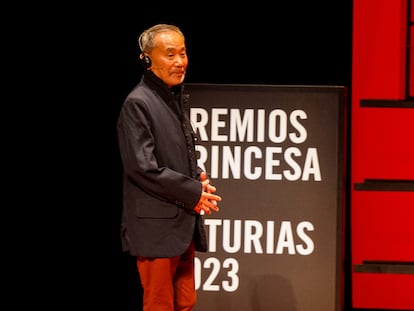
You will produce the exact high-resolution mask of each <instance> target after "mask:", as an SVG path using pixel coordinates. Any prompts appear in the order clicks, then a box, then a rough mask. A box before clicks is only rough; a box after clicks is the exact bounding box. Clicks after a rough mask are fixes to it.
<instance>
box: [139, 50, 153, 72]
mask: <svg viewBox="0 0 414 311" xmlns="http://www.w3.org/2000/svg"><path fill="white" fill-rule="evenodd" d="M139 59H140V60H141V65H142V67H144V69H148V68H150V67H151V63H152V62H151V58H150V57H149V56H148V55H145V54H144V53H141V55H140V56H139Z"/></svg>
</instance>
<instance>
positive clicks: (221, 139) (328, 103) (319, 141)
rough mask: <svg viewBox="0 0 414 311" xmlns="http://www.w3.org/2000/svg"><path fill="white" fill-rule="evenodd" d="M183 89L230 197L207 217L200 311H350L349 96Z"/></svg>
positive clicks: (209, 161)
mask: <svg viewBox="0 0 414 311" xmlns="http://www.w3.org/2000/svg"><path fill="white" fill-rule="evenodd" d="M185 87H186V90H187V91H188V92H189V93H190V96H191V97H190V102H191V104H190V106H191V107H192V108H191V121H192V124H193V127H194V129H195V131H196V134H197V151H198V153H199V156H200V158H199V165H200V166H201V167H203V168H204V169H205V170H206V171H207V172H208V174H209V176H210V179H211V182H212V183H213V184H214V185H215V186H217V189H218V190H217V193H218V194H220V195H221V196H222V197H223V201H222V202H221V203H220V208H221V210H220V212H219V213H213V214H212V215H206V216H205V225H206V229H207V234H208V239H209V250H208V252H207V253H197V254H196V259H195V263H196V287H197V292H198V302H197V306H196V308H195V311H204V310H205V311H210V310H223V311H231V310H237V311H240V310H255V311H261V310H276V309H277V310H279V311H283V310H286V311H287V310H289V311H314V310H318V311H338V310H342V305H343V248H344V245H343V244H344V242H343V237H344V229H343V228H344V223H343V222H344V217H343V215H344V208H345V203H344V197H345V195H344V171H345V164H344V163H345V147H344V146H345V142H344V141H345V135H344V133H345V123H346V122H345V107H346V104H345V103H346V89H345V88H344V87H336V86H326V87H325V86H321V87H319V86H267V85H211V84H187V85H186V86H185Z"/></svg>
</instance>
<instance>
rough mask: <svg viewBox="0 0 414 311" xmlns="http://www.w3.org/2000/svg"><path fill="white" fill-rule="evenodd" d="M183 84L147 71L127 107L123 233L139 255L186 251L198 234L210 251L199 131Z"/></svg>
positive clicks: (121, 139) (122, 130)
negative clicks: (201, 206) (199, 209)
mask: <svg viewBox="0 0 414 311" xmlns="http://www.w3.org/2000/svg"><path fill="white" fill-rule="evenodd" d="M187 101H188V95H184V94H183V86H182V85H180V86H177V87H174V88H173V89H169V88H168V87H167V86H166V85H165V84H164V83H163V82H162V81H161V80H160V79H159V78H158V77H156V76H155V75H154V74H153V73H152V72H151V71H146V72H145V73H144V75H143V77H142V79H141V81H140V82H139V83H138V85H137V86H136V87H135V88H134V89H133V90H132V91H131V92H130V94H128V96H127V98H126V99H125V101H124V103H123V106H122V108H121V111H120V114H119V118H118V123H117V131H118V143H119V150H120V155H121V159H122V163H123V210H122V221H121V239H122V248H123V250H124V251H129V253H130V254H131V255H133V256H145V257H173V256H178V255H181V254H182V253H184V252H185V250H186V249H187V248H188V247H189V245H190V243H191V241H192V240H194V242H195V246H196V250H197V251H203V252H204V251H206V250H207V242H206V236H205V232H204V227H203V219H202V217H201V216H200V215H199V214H197V213H195V212H194V210H193V208H194V207H195V205H196V204H197V202H198V200H199V199H200V196H201V192H202V187H201V183H200V182H199V173H200V169H199V168H198V166H197V161H196V155H195V148H194V140H195V136H194V132H193V130H192V127H191V124H190V121H189V116H188V112H189V108H188V106H187Z"/></svg>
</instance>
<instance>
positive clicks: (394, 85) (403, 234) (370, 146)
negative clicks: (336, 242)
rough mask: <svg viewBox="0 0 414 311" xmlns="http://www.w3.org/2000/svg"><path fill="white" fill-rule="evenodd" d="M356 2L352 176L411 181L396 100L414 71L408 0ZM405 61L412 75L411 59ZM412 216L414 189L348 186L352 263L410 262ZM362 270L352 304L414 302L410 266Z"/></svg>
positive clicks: (408, 132)
mask: <svg viewBox="0 0 414 311" xmlns="http://www.w3.org/2000/svg"><path fill="white" fill-rule="evenodd" d="M411 9H412V10H411V11H410V14H411V15H412V16H414V11H413V9H414V8H413V7H411ZM353 10H354V11H353V47H352V59H353V64H352V95H351V103H352V118H351V119H352V124H351V184H352V186H354V185H356V184H359V183H363V182H364V181H365V180H366V179H377V180H384V179H385V180H396V179H397V180H401V179H404V180H410V181H414V143H413V142H414V109H412V108H408V109H407V108H398V106H397V103H399V102H402V101H404V100H406V94H408V92H407V88H408V87H410V89H411V87H413V91H414V85H413V86H411V85H412V84H411V83H412V81H413V80H414V79H411V80H410V78H409V81H410V84H409V85H407V83H406V79H407V74H406V73H407V67H408V63H407V58H406V57H407V49H408V45H407V29H408V20H407V16H408V14H407V13H408V1H407V0H355V1H353ZM410 35H411V34H410ZM412 37H413V36H412ZM413 38H414V37H413ZM411 41H412V42H414V41H413V40H411ZM413 50H414V49H413ZM411 51H412V50H410V54H409V56H410V57H413V56H412V55H414V54H411ZM410 65H413V66H412V67H410V68H411V69H410V70H411V71H410V73H409V74H410V75H411V72H414V61H413V62H410ZM413 94H414V92H413ZM364 100H365V101H372V102H375V101H378V102H380V101H384V100H390V101H389V102H391V103H392V101H395V103H396V107H384V106H381V105H378V106H377V107H375V108H373V107H362V106H361V101H364ZM373 106H375V105H373ZM394 190H395V189H394ZM413 219H414V191H412V190H411V191H407V192H404V191H388V190H384V189H382V191H376V190H375V191H372V189H371V190H368V191H367V190H361V188H353V189H352V190H351V251H352V255H351V256H352V266H353V267H354V268H355V267H356V266H364V262H366V261H380V262H385V261H387V262H388V261H392V262H397V263H398V262H405V263H408V265H410V267H412V263H414V246H413V245H414V225H413ZM410 263H411V264H410ZM367 271H368V270H362V271H361V270H357V269H355V270H354V271H353V273H352V306H353V307H355V308H366V309H374V308H376V309H398V310H414V296H413V293H414V273H412V270H409V269H408V270H404V271H405V272H401V271H399V272H398V273H397V272H395V270H392V269H391V270H381V271H375V270H371V271H369V272H367ZM407 271H409V272H407Z"/></svg>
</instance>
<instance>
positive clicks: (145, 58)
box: [138, 31, 151, 69]
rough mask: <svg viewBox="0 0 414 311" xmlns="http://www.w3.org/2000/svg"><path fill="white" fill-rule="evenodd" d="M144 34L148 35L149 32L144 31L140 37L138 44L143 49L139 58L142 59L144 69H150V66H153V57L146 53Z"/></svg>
mask: <svg viewBox="0 0 414 311" xmlns="http://www.w3.org/2000/svg"><path fill="white" fill-rule="evenodd" d="M143 36H148V32H147V31H144V32H143V33H141V35H140V36H139V38H138V45H139V48H140V50H141V54H140V55H139V59H140V61H141V65H142V67H144V69H148V68H150V67H151V58H150V57H149V56H148V55H146V54H145V53H144V47H143V44H142V37H143Z"/></svg>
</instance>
